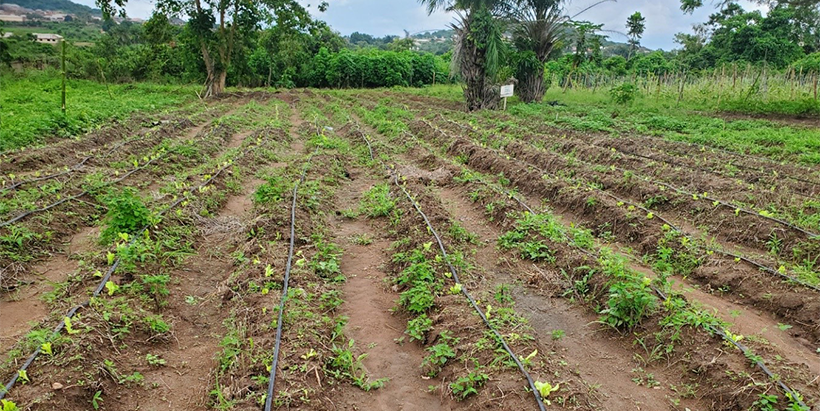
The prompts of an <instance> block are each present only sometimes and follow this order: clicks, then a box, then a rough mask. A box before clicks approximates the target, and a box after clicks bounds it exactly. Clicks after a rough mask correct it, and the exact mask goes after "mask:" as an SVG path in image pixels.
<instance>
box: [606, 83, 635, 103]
mask: <svg viewBox="0 0 820 411" xmlns="http://www.w3.org/2000/svg"><path fill="white" fill-rule="evenodd" d="M609 95H610V96H611V97H612V101H614V102H616V103H618V104H631V103H632V102H633V101H635V98H636V97H637V95H638V88H637V87H635V85H634V84H631V83H623V84H621V85H619V86H615V87H613V88H611V89H610V90H609Z"/></svg>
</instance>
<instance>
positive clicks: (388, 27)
mask: <svg viewBox="0 0 820 411" xmlns="http://www.w3.org/2000/svg"><path fill="white" fill-rule="evenodd" d="M74 1H75V2H76V3H81V4H86V5H90V6H93V5H94V0H74ZM319 1H320V0H318V1H317V0H313V1H307V0H300V2H302V4H305V5H313V6H314V7H311V12H312V13H313V14H314V15H315V16H316V17H317V18H320V19H322V20H325V21H327V22H328V23H329V24H330V26H331V27H333V29H335V30H336V31H338V32H340V33H342V34H343V35H348V34H350V33H352V32H354V31H359V32H363V33H369V34H373V35H376V36H384V35H388V34H395V35H400V34H402V33H403V30H404V29H406V30H408V31H410V32H411V33H415V32H418V31H422V30H429V29H441V28H446V27H447V25H448V24H449V23H450V22H451V21H452V20H453V16H452V15H448V14H446V13H443V12H437V13H435V14H433V15H432V16H428V15H427V12H426V10H425V9H424V7H422V6H420V5H419V3H418V1H417V0H327V1H328V2H329V3H330V9H329V10H328V11H327V12H325V13H319V12H318V11H316V9H315V5H316V4H318V3H319ZM593 3H594V0H570V1H569V6H568V7H567V11H568V13H567V14H569V15H574V14H576V13H578V12H579V11H581V10H583V9H584V8H586V7H587V6H589V5H590V4H593ZM705 3H707V4H709V3H711V2H710V1H706V2H705ZM740 3H741V4H743V6H744V7H745V8H747V9H752V8H755V7H754V6H752V5H750V4H749V3H748V1H741V2H740ZM152 9H153V1H151V0H129V2H128V7H127V12H128V15H129V16H133V17H141V18H148V17H149V16H150V14H151V10H152ZM636 11H640V12H641V13H642V14H643V15H644V17H646V33H645V34H644V38H643V40H642V42H641V44H643V45H644V46H646V47H649V48H651V49H657V48H663V49H666V50H669V49H672V48H674V47H675V46H676V44H675V43H674V41H673V36H674V35H675V33H679V32H690V31H691V27H692V24H694V23H700V22H704V21H706V19H707V17H708V15H709V14H710V13H712V12H713V11H714V9H712V8H710V7H704V8H702V9H700V10H698V11H697V12H696V13H695V14H693V15H685V14H683V12H682V11H681V10H680V3H679V0H618V1H617V2H608V3H603V4H601V5H599V6H598V7H595V8H593V9H592V10H590V11H588V12H586V13H584V14H583V15H581V16H579V17H578V19H583V20H589V21H592V22H595V23H603V24H604V29H607V30H613V31H617V32H623V31H624V30H625V29H624V24H625V22H626V18H627V17H628V16H629V15H630V14H632V13H634V12H636ZM609 35H610V39H611V40H614V41H621V42H625V40H626V38H625V37H624V36H622V35H619V34H617V33H609Z"/></svg>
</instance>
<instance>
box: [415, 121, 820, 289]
mask: <svg viewBox="0 0 820 411" xmlns="http://www.w3.org/2000/svg"><path fill="white" fill-rule="evenodd" d="M423 122H424V123H425V124H426V125H427V126H428V127H430V128H431V129H433V130H435V131H437V132H438V133H440V134H443V135H445V136H447V134H446V133H445V132H444V131H443V130H441V129H439V128H438V127H436V126H435V125H433V124H432V123H429V122H427V121H425V120H423ZM405 133H406V132H405ZM408 134H409V133H408ZM487 149H488V150H492V151H493V152H495V153H496V154H498V155H500V156H505V154H504V153H501V152H499V151H498V150H494V149H491V148H487ZM529 167H530V168H532V169H534V170H536V171H538V172H539V173H541V174H544V175H550V173H548V172H546V170H543V169H541V168H538V167H536V166H535V165H532V164H530V165H529ZM593 189H594V190H595V191H597V192H599V193H601V194H603V195H606V196H608V197H611V198H613V199H615V200H616V201H620V202H622V203H624V204H627V205H631V206H634V207H635V208H638V209H640V210H642V211H644V212H647V213H652V215H653V216H654V218H657V219H658V220H659V221H662V222H664V223H666V224H667V225H668V226H669V227H670V228H672V229H673V230H675V231H678V232H680V233H681V234H682V235H683V236H684V237H686V238H688V239H689V240H690V241H692V242H693V243H694V244H696V242H695V241H694V240H695V238H694V237H693V236H692V235H691V234H689V233H687V232H686V231H683V229H682V228H681V227H678V226H677V225H676V224H673V223H672V222H670V221H669V220H667V219H666V218H664V217H663V216H661V215H659V214H658V213H657V212H654V211H652V210H650V209H648V208H646V207H644V206H642V205H640V204H635V203H633V202H631V201H629V200H626V199H623V198H620V197H618V196H616V195H615V194H612V193H610V192H609V191H606V190H603V189H600V188H596V187H593ZM752 214H755V213H752ZM761 217H762V216H761ZM810 238H820V237H810ZM697 247H698V248H700V249H702V250H704V251H709V252H713V253H718V254H721V255H724V256H727V257H732V258H737V259H740V260H741V261H743V262H744V263H747V264H749V265H752V266H754V267H756V268H758V269H760V270H762V271H765V272H767V273H769V274H772V275H775V276H778V277H780V278H782V279H784V280H786V281H790V282H793V283H795V284H799V285H801V286H803V287H806V288H809V289H811V290H814V291H818V292H820V287H818V286H816V285H812V284H810V283H807V282H805V281H803V280H801V279H799V278H797V277H793V276H790V275H787V274H783V273H781V272H780V271H778V270H775V269H772V268H771V267H768V266H766V265H764V264H761V263H759V262H757V261H754V260H752V259H750V258H747V257H742V256H739V255H736V254H733V253H731V252H728V251H724V250H720V249H717V248H710V247H705V246H701V245H698V246H697Z"/></svg>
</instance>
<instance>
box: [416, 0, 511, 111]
mask: <svg viewBox="0 0 820 411" xmlns="http://www.w3.org/2000/svg"><path fill="white" fill-rule="evenodd" d="M419 2H420V3H421V4H423V5H426V6H427V11H428V13H429V14H432V13H433V12H435V11H436V10H445V11H455V12H456V15H457V20H456V22H455V23H453V24H452V28H453V30H454V31H455V34H456V41H455V46H454V51H453V60H452V65H451V67H452V70H451V72H453V73H458V74H460V75H461V79H462V81H464V85H465V86H464V98H465V100H467V109H468V110H470V111H474V110H480V109H485V108H494V107H495V106H497V105H498V101H499V91H498V88H497V87H494V84H493V79H494V77H495V74H496V72H497V70H498V67H499V61H500V55H501V50H502V48H503V38H502V30H501V27H500V24H501V23H500V21H499V17H501V16H504V15H506V14H507V13H509V11H510V10H511V9H512V6H513V2H514V1H513V0H419Z"/></svg>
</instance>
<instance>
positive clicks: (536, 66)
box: [513, 0, 567, 103]
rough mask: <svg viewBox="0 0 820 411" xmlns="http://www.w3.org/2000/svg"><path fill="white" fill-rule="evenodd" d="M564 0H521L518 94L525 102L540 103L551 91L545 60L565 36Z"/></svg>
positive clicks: (517, 17)
mask: <svg viewBox="0 0 820 411" xmlns="http://www.w3.org/2000/svg"><path fill="white" fill-rule="evenodd" d="M561 3H562V0H520V2H519V7H518V9H517V11H516V13H515V16H514V18H515V20H516V24H515V26H514V29H513V39H514V41H515V46H516V48H517V49H518V50H519V51H520V53H519V55H518V58H517V59H516V60H517V61H516V77H517V79H518V81H519V84H518V97H519V98H520V99H521V101H523V102H525V103H532V102H540V101H541V99H542V98H543V97H544V93H545V92H546V91H547V90H546V86H545V84H544V63H546V62H547V59H549V57H550V55H551V54H552V53H553V51H555V50H556V46H557V45H558V44H560V43H561V42H562V41H563V40H564V37H565V34H566V30H565V23H566V21H567V17H565V16H562V13H561V12H562V9H561Z"/></svg>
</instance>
